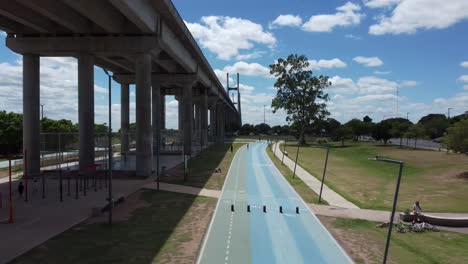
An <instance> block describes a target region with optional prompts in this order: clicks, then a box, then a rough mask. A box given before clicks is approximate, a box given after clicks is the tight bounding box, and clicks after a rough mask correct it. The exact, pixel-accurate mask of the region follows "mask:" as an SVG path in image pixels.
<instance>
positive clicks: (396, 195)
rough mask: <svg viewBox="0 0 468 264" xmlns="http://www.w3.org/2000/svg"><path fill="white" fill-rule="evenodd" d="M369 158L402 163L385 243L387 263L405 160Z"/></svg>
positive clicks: (384, 260)
mask: <svg viewBox="0 0 468 264" xmlns="http://www.w3.org/2000/svg"><path fill="white" fill-rule="evenodd" d="M369 160H373V161H380V162H387V163H393V164H398V165H400V169H399V173H398V179H397V184H396V188H395V196H394V197H393V207H392V214H391V216H390V225H389V226H388V233H387V243H386V244H385V253H384V259H383V263H384V264H386V263H387V256H388V249H389V247H390V238H391V236H392V228H393V219H394V218H395V211H396V205H397V200H398V191H399V190H400V182H401V175H402V173H403V161H399V160H392V159H385V158H380V157H377V156H376V157H375V158H369Z"/></svg>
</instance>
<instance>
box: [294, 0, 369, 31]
mask: <svg viewBox="0 0 468 264" xmlns="http://www.w3.org/2000/svg"><path fill="white" fill-rule="evenodd" d="M336 10H337V12H336V13H335V14H322V15H314V16H311V17H310V19H309V20H308V21H307V22H305V23H304V24H303V25H302V29H303V30H305V31H309V32H332V31H333V29H334V28H335V27H339V26H340V27H345V26H352V25H359V24H360V23H361V18H362V17H363V16H364V15H363V14H362V13H360V12H359V11H360V10H361V7H360V6H359V5H357V4H354V3H351V2H347V3H346V4H344V5H342V6H340V7H338V8H336Z"/></svg>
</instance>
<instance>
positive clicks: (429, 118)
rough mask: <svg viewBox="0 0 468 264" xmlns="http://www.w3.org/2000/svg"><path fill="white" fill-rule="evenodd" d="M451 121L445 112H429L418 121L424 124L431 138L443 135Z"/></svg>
mask: <svg viewBox="0 0 468 264" xmlns="http://www.w3.org/2000/svg"><path fill="white" fill-rule="evenodd" d="M449 123H450V122H449V120H448V119H447V117H446V116H445V115H443V114H429V115H426V116H423V117H422V118H421V119H420V120H419V121H418V124H421V125H423V126H424V130H425V131H426V135H427V136H428V137H429V138H431V139H435V138H439V137H442V136H443V135H444V133H445V130H446V129H447V128H448V127H449Z"/></svg>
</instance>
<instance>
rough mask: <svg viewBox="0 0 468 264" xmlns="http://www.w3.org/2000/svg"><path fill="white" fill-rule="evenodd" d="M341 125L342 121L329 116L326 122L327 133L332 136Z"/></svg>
mask: <svg viewBox="0 0 468 264" xmlns="http://www.w3.org/2000/svg"><path fill="white" fill-rule="evenodd" d="M340 127H341V123H340V122H339V121H338V120H336V119H334V118H327V120H326V121H325V124H324V129H325V135H327V136H329V137H332V136H333V135H335V134H336V131H337V130H338V129H339V128H340Z"/></svg>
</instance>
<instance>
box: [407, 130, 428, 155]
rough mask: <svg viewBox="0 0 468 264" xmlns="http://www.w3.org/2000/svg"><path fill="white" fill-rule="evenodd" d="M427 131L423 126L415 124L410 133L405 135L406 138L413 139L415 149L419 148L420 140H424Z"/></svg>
mask: <svg viewBox="0 0 468 264" xmlns="http://www.w3.org/2000/svg"><path fill="white" fill-rule="evenodd" d="M424 136H425V131H424V127H423V126H422V125H421V124H415V125H412V126H410V127H409V128H408V131H407V132H406V133H405V137H407V138H411V139H413V140H414V149H416V147H417V142H418V139H420V138H424Z"/></svg>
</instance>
